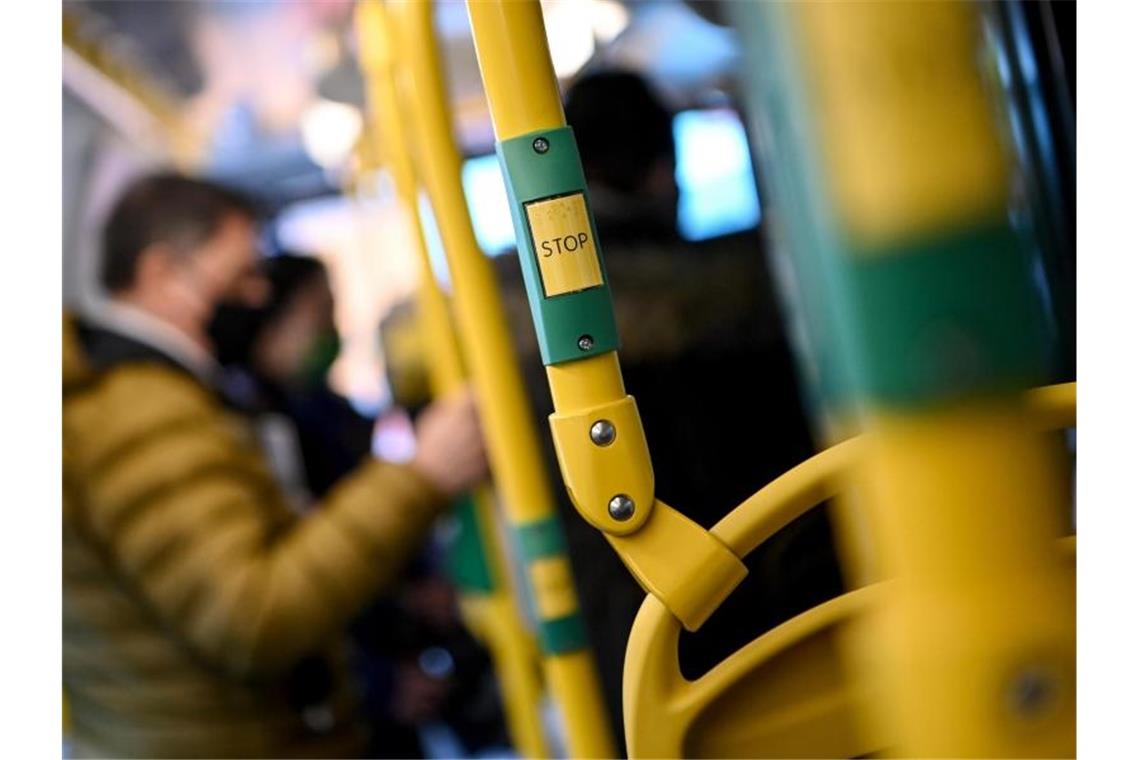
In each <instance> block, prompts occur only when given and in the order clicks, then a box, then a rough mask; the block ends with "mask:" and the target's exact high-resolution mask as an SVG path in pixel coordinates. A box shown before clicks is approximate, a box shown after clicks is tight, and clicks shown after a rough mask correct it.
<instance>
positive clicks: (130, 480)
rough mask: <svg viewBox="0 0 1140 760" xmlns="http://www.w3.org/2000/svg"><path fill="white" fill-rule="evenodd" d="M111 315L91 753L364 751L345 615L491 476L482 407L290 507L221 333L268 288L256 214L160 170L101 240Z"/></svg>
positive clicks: (68, 615) (436, 415)
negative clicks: (212, 330)
mask: <svg viewBox="0 0 1140 760" xmlns="http://www.w3.org/2000/svg"><path fill="white" fill-rule="evenodd" d="M103 257H104V258H103V268H102V279H103V284H104V285H105V286H106V288H107V290H108V291H109V293H110V295H111V299H110V304H109V305H108V307H107V308H106V309H105V310H103V311H102V312H101V313H99V314H96V315H93V316H91V317H89V318H86V319H75V318H72V317H69V316H65V318H64V324H63V328H64V358H63V490H64V502H63V506H64V515H63V647H64V657H63V678H64V686H65V689H66V692H67V696H68V698H69V702H70V707H71V717H72V722H73V732H74V739H75V745H76V747H77V748H78V750H79V753H80V754H84V755H93V756H95V755H104V756H120V757H121V756H144V757H169V756H180V757H190V756H197V757H219V756H222V757H249V756H261V757H292V756H324V757H345V756H356V755H358V754H359V753H360V752H361V751H362V748H363V747H364V746H365V741H366V735H365V734H366V729H365V727H364V726H363V724H362V723H361V721H360V720H359V718H358V713H357V704H356V699H355V698H354V696H353V694H352V689H351V688H350V684H349V683H348V682H347V681H348V679H347V678H346V670H345V667H344V658H343V652H342V648H341V647H340V646H339V645H338V642H339V640H340V638H341V636H340V634H341V633H342V631H343V628H344V626H345V625H346V623H347V622H348V621H349V620H350V618H352V616H353V615H355V614H356V613H357V612H358V611H359V610H360V609H361V608H362V607H363V606H364V605H365V604H366V603H367V602H368V601H369V600H371V599H372V598H373V597H374V596H375V595H376V593H377V591H379V590H381V589H382V588H384V587H385V584H387V583H388V582H389V581H390V580H391V579H392V578H393V576H394V575H395V574H396V573H397V572H398V571H399V568H400V566H401V564H402V563H403V562H404V561H405V559H406V558H407V557H408V556H409V555H410V554H411V553H412V552H414V551H415V549H416V547H417V546H418V545H419V543H420V541H421V540H422V539H423V537H424V535H425V534H426V532H427V530H428V528H429V526H430V525H431V522H432V519H433V518H434V517H435V515H436V514H438V513H439V511H440V510H441V509H443V508H444V507H445V505H446V504H447V502H448V500H449V498H450V497H451V496H453V495H455V494H457V493H459V492H462V491H464V490H466V489H467V488H468V487H469V486H470V485H471V484H473V483H474V482H476V481H477V480H479V479H480V478H481V477H483V476H484V474H485V468H486V465H485V460H484V454H483V450H482V444H481V441H480V435H479V429H478V421H477V418H476V416H475V412H474V407H473V404H472V401H471V399H470V398H469V397H468V396H466V395H464V396H462V397H456V398H453V399H450V400H447V401H443V402H441V403H439V404H437V405H435V406H434V407H433V408H431V409H429V410H428V411H427V412H425V414H424V415H423V416H422V417H421V419H420V421H419V425H418V428H417V434H418V447H417V451H416V454H415V457H414V458H413V459H412V461H411V462H410V463H409V464H407V465H394V464H388V463H382V462H379V461H369V462H365V463H364V464H362V465H361V466H360V467H359V468H358V469H357V470H356V471H355V472H354V473H353V474H352V475H350V476H348V477H346V478H344V479H343V480H342V482H340V483H338V484H337V486H336V487H335V488H333V489H332V490H331V491H330V492H329V494H328V496H327V497H326V499H325V501H324V503H323V505H322V508H321V509H319V510H317V511H315V512H314V513H313V514H312V515H310V516H308V517H305V518H298V517H297V516H296V515H295V514H294V513H293V512H292V511H291V510H290V509H289V507H288V506H287V504H286V497H285V495H284V493H283V492H282V490H281V488H280V487H279V486H278V484H277V483H276V482H275V479H274V478H273V476H272V475H271V474H270V471H269V469H268V467H267V465H266V463H265V460H264V458H263V457H262V455H261V454H260V452H259V450H258V448H257V447H256V446H255V444H254V442H253V440H252V436H251V435H250V433H249V431H248V428H247V427H245V426H244V425H243V424H242V420H241V418H239V417H237V416H235V415H234V414H233V413H232V412H231V411H230V409H229V408H228V407H227V404H226V400H225V399H224V396H223V395H222V393H221V390H220V386H219V371H218V365H217V363H216V361H215V358H214V355H213V345H212V343H211V341H210V339H209V337H208V335H209V330H208V328H209V325H210V322H211V320H212V318H213V317H214V315H215V314H216V312H217V311H218V309H219V308H220V307H221V306H222V305H223V304H225V303H227V302H243V303H256V302H258V301H260V300H261V299H263V298H264V297H265V289H264V282H263V281H262V280H261V278H260V277H259V275H258V273H257V261H258V254H257V251H256V221H255V214H254V211H253V209H252V208H251V206H250V205H249V203H248V202H247V201H245V200H244V199H242V198H241V197H239V196H236V195H234V194H232V193H230V192H228V191H226V190H223V189H221V188H219V187H216V186H213V185H210V184H207V183H204V182H200V181H196V180H191V179H186V178H182V177H178V176H174V175H157V176H151V177H147V178H144V179H142V180H140V181H138V182H137V183H135V184H134V185H133V186H132V187H130V188H129V189H128V190H127V192H126V193H125V194H124V195H123V197H122V198H121V199H120V200H119V202H118V203H117V205H116V206H115V208H114V210H113V212H112V213H111V216H110V219H109V221H108V223H107V225H106V228H105V231H104V239H103Z"/></svg>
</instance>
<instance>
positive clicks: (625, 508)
mask: <svg viewBox="0 0 1140 760" xmlns="http://www.w3.org/2000/svg"><path fill="white" fill-rule="evenodd" d="M609 506H610V517H612V518H614V519H615V520H617V521H618V522H625V521H626V520H628V519H629V518H631V517H633V513H634V511H635V509H636V506H635V505H634V503H633V499H631V498H629V497H628V496H626V495H625V494H624V493H619V494H618V495H617V496H615V497H613V498H612V499H610V505H609Z"/></svg>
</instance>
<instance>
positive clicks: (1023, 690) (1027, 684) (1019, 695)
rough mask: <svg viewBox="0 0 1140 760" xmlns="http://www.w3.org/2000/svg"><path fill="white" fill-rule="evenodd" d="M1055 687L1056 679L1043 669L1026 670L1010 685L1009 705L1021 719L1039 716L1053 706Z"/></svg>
mask: <svg viewBox="0 0 1140 760" xmlns="http://www.w3.org/2000/svg"><path fill="white" fill-rule="evenodd" d="M1057 686H1058V684H1057V679H1056V678H1055V677H1053V675H1052V674H1051V673H1049V672H1048V671H1046V670H1045V669H1043V668H1036V667H1033V668H1026V669H1025V670H1024V671H1022V672H1021V673H1018V674H1017V676H1015V677H1014V679H1013V682H1012V683H1011V684H1010V687H1009V701H1010V705H1011V706H1012V707H1013V709H1014V710H1015V711H1016V712H1017V713H1018V714H1020V715H1022V716H1023V717H1026V718H1032V717H1036V716H1039V715H1041V714H1042V713H1044V712H1045V711H1046V710H1047V709H1048V708H1049V706H1050V705H1052V704H1053V701H1054V697H1055V696H1056V693H1057Z"/></svg>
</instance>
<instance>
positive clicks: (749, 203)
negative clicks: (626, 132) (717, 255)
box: [463, 109, 760, 256]
mask: <svg viewBox="0 0 1140 760" xmlns="http://www.w3.org/2000/svg"><path fill="white" fill-rule="evenodd" d="M673 135H674V138H675V140H676V143H677V185H678V187H679V189H680V192H681V197H680V202H679V204H678V207H677V229H678V231H679V232H680V233H681V236H682V237H684V238H685V239H686V240H707V239H709V238H714V237H720V236H722V235H730V234H732V233H734V232H740V231H741V230H746V229H749V228H751V227H755V226H756V225H757V224H759V222H760V199H759V197H758V196H757V194H756V182H755V179H754V178H753V176H752V162H751V160H750V158H749V153H748V138H747V136H746V135H745V132H744V125H743V124H741V123H740V118H739V117H738V116H737V115H736V114H735V113H734V112H733V111H731V110H728V109H716V110H693V111H682V112H681V113H679V114H677V115H676V117H674V119H673ZM463 191H464V193H465V194H466V195H467V207H468V209H469V210H470V212H471V219H472V221H473V222H474V225H475V237H476V238H477V239H478V241H479V246H480V247H481V248H482V249H483V251H484V252H485V253H486V254H488V255H489V256H498V255H499V254H502V253H505V252H507V251H509V250H511V249H513V248H514V245H515V230H514V227H513V226H512V224H511V206H510V201H508V200H507V189H506V187H505V186H504V184H503V177H502V174H501V173H500V172H499V159H498V157H496V156H495V155H494V154H490V155H486V156H478V157H476V158H472V159H468V160H467V161H466V162H464V164H463ZM603 242H604V241H603Z"/></svg>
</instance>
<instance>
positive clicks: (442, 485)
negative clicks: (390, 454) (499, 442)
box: [412, 390, 487, 496]
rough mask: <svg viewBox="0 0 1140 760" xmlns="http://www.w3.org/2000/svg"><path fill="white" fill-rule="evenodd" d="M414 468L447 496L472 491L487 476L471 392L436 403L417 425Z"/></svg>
mask: <svg viewBox="0 0 1140 760" xmlns="http://www.w3.org/2000/svg"><path fill="white" fill-rule="evenodd" d="M412 467H414V468H415V469H416V470H417V471H418V472H419V473H420V474H421V475H423V476H424V477H425V478H427V480H428V481H429V482H431V483H432V484H433V485H434V486H435V487H436V488H437V489H438V490H439V491H441V492H442V493H443V494H445V495H447V496H456V495H458V494H460V493H463V492H464V491H467V490H469V489H470V488H471V487H472V486H474V485H475V484H476V483H478V482H479V481H480V480H482V479H483V478H485V477H486V476H487V454H486V451H485V450H484V448H483V432H482V430H481V428H480V426H479V415H478V412H477V411H476V409H475V398H474V396H473V395H472V393H471V391H470V390H464V391H463V392H461V393H456V394H454V395H449V396H447V397H446V398H441V399H439V400H438V401H435V402H434V403H432V404H431V406H429V407H428V408H427V409H425V410H424V411H423V413H422V414H421V415H420V418H419V420H418V421H417V422H416V455H415V457H413V458H412Z"/></svg>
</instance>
